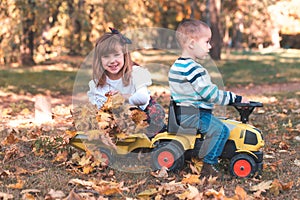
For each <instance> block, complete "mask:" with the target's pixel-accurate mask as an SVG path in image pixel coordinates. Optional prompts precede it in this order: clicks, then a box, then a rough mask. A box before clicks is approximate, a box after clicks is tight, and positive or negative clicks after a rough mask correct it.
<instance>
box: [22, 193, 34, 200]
mask: <svg viewBox="0 0 300 200" xmlns="http://www.w3.org/2000/svg"><path fill="white" fill-rule="evenodd" d="M22 199H26V200H35V197H34V195H32V194H30V193H25V194H23V195H22Z"/></svg>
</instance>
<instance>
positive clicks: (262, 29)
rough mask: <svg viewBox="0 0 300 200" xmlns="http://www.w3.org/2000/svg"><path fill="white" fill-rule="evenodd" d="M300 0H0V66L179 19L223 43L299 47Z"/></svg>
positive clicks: (216, 50) (217, 45)
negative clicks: (207, 29)
mask: <svg viewBox="0 0 300 200" xmlns="http://www.w3.org/2000/svg"><path fill="white" fill-rule="evenodd" d="M299 10H300V0H249V1H248V0H117V1H111V0H1V4H0V26H1V30H0V45H1V46H0V65H7V64H9V66H11V64H14V65H13V66H32V65H34V64H36V63H42V62H43V61H46V60H48V59H51V58H53V57H56V56H60V55H66V54H67V55H83V56H84V55H86V54H87V53H88V52H90V51H91V50H92V48H93V44H94V42H95V40H96V39H97V38H98V37H99V36H100V35H102V34H103V33H104V32H106V31H108V28H109V27H115V28H117V29H119V30H120V31H121V32H124V31H126V30H132V29H135V28H142V27H162V28H168V29H172V30H175V29H176V27H177V25H178V23H179V22H180V21H181V20H182V19H184V18H195V19H201V20H203V21H205V22H206V23H208V24H209V25H210V26H211V28H212V31H213V38H212V43H213V49H212V51H211V56H212V58H213V59H216V60H218V59H220V58H221V57H220V55H221V51H222V48H225V47H226V48H236V49H244V50H247V49H251V48H258V47H259V48H265V47H272V48H280V47H283V48H300V39H299V38H300V37H299V36H300V34H299V33H300V13H299Z"/></svg>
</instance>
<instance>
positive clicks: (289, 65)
mask: <svg viewBox="0 0 300 200" xmlns="http://www.w3.org/2000/svg"><path fill="white" fill-rule="evenodd" d="M299 55H300V51H299V50H280V51H277V52H271V53H265V54H262V53H258V52H253V53H249V52H247V54H245V53H242V52H232V53H231V54H230V56H229V57H228V58H227V59H224V60H222V61H219V62H216V64H217V66H218V68H219V70H220V72H221V74H222V76H223V79H224V80H225V81H224V83H225V85H227V86H232V85H236V84H239V85H247V84H250V83H254V84H256V85H260V84H272V83H287V82H299V81H300V58H299Z"/></svg>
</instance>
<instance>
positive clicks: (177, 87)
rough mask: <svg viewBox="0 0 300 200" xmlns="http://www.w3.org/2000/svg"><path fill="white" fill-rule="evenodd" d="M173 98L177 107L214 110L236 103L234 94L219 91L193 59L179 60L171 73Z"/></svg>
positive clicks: (170, 83)
mask: <svg viewBox="0 0 300 200" xmlns="http://www.w3.org/2000/svg"><path fill="white" fill-rule="evenodd" d="M169 86H170V91H171V96H172V97H173V99H174V101H175V102H176V103H177V105H181V106H194V107H196V108H204V109H213V107H214V104H219V105H228V104H230V103H233V102H234V101H235V98H236V95H235V94H234V93H233V92H229V91H223V90H219V88H218V86H217V85H215V84H213V83H212V82H211V78H210V76H209V74H208V71H207V70H206V69H205V68H204V67H202V66H201V65H200V64H199V63H197V62H196V61H194V60H193V59H191V58H178V59H177V60H176V61H175V62H174V64H173V65H172V67H171V69H170V71H169Z"/></svg>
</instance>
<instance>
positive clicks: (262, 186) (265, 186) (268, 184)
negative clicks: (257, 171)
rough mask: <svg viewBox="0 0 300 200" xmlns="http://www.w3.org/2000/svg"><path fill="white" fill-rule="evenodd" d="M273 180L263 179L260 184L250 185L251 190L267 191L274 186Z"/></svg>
mask: <svg viewBox="0 0 300 200" xmlns="http://www.w3.org/2000/svg"><path fill="white" fill-rule="evenodd" d="M272 182H273V181H271V180H270V181H263V182H261V183H259V184H258V185H254V186H252V187H250V191H252V192H256V191H261V192H266V190H268V189H270V188H271V187H272Z"/></svg>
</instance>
